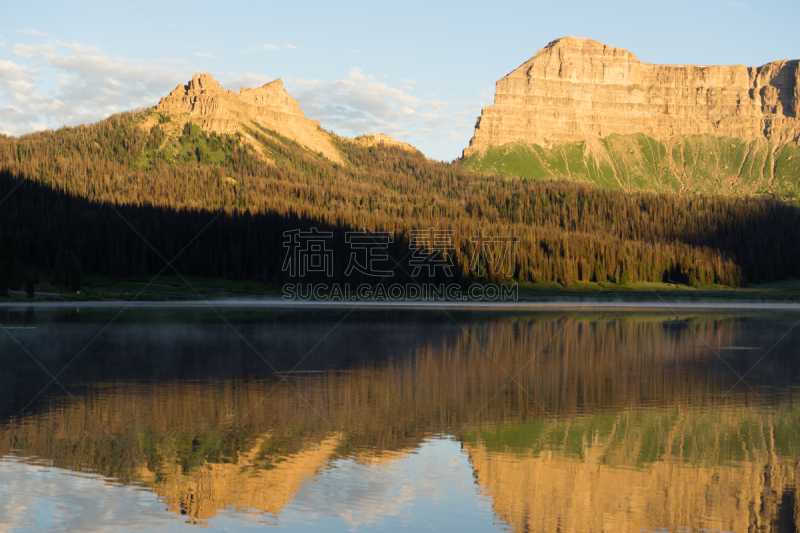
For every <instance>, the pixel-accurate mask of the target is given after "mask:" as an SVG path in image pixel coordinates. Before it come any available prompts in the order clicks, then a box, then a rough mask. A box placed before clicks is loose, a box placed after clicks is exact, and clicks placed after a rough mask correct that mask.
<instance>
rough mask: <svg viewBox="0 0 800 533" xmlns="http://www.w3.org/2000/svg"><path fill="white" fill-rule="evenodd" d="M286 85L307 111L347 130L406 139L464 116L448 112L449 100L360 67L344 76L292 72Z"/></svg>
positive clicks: (324, 122)
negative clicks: (423, 93) (417, 91)
mask: <svg viewBox="0 0 800 533" xmlns="http://www.w3.org/2000/svg"><path fill="white" fill-rule="evenodd" d="M287 86H289V91H290V92H291V93H292V95H293V96H294V97H295V98H297V100H298V101H299V102H300V106H301V108H302V109H303V112H304V113H305V115H306V116H307V117H309V118H311V119H314V120H319V121H320V122H321V123H322V125H323V127H325V128H327V129H331V130H333V131H335V132H336V133H339V134H341V135H345V136H350V137H355V136H358V135H364V134H368V133H385V134H387V135H391V136H393V137H397V138H400V139H404V140H408V139H410V138H411V137H412V135H413V134H414V133H415V132H423V130H424V129H428V130H430V132H431V133H430V136H431V137H432V138H435V136H436V135H438V134H439V133H441V132H443V131H446V130H449V129H451V128H453V127H454V126H456V125H454V124H453V121H454V120H455V121H456V122H457V123H460V122H463V119H458V118H456V119H454V117H452V116H450V115H447V114H445V113H444V110H445V109H446V108H447V107H448V106H449V104H448V103H447V102H442V101H440V100H423V99H421V98H418V97H416V96H413V95H410V94H408V93H407V92H405V91H404V90H403V89H400V88H397V87H392V86H390V85H389V84H387V83H384V82H382V81H378V80H377V79H376V78H375V77H374V76H370V75H363V74H362V73H361V70H360V69H359V68H357V67H353V68H352V69H351V70H350V72H349V73H348V74H347V75H346V76H345V77H344V78H343V79H340V80H335V81H325V80H307V79H294V78H290V79H288V80H287ZM423 133H424V132H423Z"/></svg>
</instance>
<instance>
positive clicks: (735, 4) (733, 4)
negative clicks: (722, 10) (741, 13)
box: [728, 2, 747, 9]
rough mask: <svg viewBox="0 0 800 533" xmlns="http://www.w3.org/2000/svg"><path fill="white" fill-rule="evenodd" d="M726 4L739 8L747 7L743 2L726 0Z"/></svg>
mask: <svg viewBox="0 0 800 533" xmlns="http://www.w3.org/2000/svg"><path fill="white" fill-rule="evenodd" d="M728 5H729V6H731V7H738V8H739V9H747V6H746V5H744V4H739V3H737V2H728Z"/></svg>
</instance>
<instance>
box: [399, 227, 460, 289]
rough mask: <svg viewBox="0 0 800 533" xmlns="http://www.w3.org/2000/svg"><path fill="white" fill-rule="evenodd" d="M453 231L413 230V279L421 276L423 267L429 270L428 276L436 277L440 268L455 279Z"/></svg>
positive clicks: (411, 263)
mask: <svg viewBox="0 0 800 533" xmlns="http://www.w3.org/2000/svg"><path fill="white" fill-rule="evenodd" d="M454 234H455V232H454V231H453V230H437V229H435V228H428V229H425V230H412V231H411V232H410V233H409V235H410V236H411V243H410V244H409V245H408V247H409V249H411V250H412V251H413V255H412V256H411V259H410V260H409V261H408V264H409V266H412V267H414V270H413V271H412V272H411V276H412V277H417V276H419V273H420V272H421V271H422V269H423V267H424V268H426V269H427V271H428V276H430V277H434V276H435V275H436V269H437V268H440V269H442V271H444V273H445V274H446V275H447V277H450V278H452V277H453V257H452V255H451V254H450V252H451V251H453V250H455V248H456V247H455V244H453V235H454Z"/></svg>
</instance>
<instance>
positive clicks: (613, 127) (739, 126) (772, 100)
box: [464, 37, 800, 157]
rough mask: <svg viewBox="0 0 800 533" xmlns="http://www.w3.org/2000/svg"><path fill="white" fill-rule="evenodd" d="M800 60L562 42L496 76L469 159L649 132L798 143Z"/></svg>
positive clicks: (656, 135) (654, 135)
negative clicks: (656, 53)
mask: <svg viewBox="0 0 800 533" xmlns="http://www.w3.org/2000/svg"><path fill="white" fill-rule="evenodd" d="M799 69H800V62H798V61H797V60H792V61H775V62H772V63H768V64H766V65H764V66H761V67H744V66H740V65H736V66H682V65H653V64H647V63H642V62H640V61H639V60H638V59H637V57H636V56H635V55H634V54H632V53H630V52H628V51H626V50H623V49H621V48H615V47H613V46H608V45H605V44H602V43H599V42H597V41H593V40H590V39H579V38H575V37H566V38H563V39H557V40H555V41H553V42H551V43H550V44H548V45H547V46H546V47H545V48H543V49H542V50H540V51H539V52H537V54H536V55H535V56H533V58H531V59H530V60H528V61H526V62H525V63H524V64H523V65H522V66H520V67H519V68H517V69H516V70H514V71H513V72H511V73H510V74H508V75H507V76H506V77H504V78H503V79H501V80H500V81H498V82H497V88H496V94H495V99H494V104H493V105H491V106H489V107H487V108H485V109H484V110H483V111H482V112H481V116H480V118H479V119H478V122H477V125H476V127H475V135H474V137H473V138H472V140H471V141H470V145H469V147H468V148H466V149H465V150H464V156H465V157H467V156H470V155H472V154H475V153H478V152H482V151H485V150H486V149H487V148H488V147H490V146H492V145H494V146H500V145H503V144H507V143H512V142H516V141H524V142H526V143H531V144H539V145H543V146H550V145H552V143H564V142H575V141H580V140H586V139H597V138H602V137H607V136H609V135H611V134H622V135H629V134H637V133H643V134H645V135H646V136H648V137H651V138H653V139H656V140H658V141H665V142H666V141H669V140H670V139H672V138H674V137H676V136H686V135H695V134H711V135H714V136H721V137H732V138H738V139H741V140H743V141H753V140H758V139H766V140H767V141H769V142H770V143H772V144H773V145H775V146H778V145H781V144H784V143H787V142H792V141H794V142H797V141H798V139H800V119H798V116H797V112H798V107H799V106H800V88H798V84H797V79H798V70H799Z"/></svg>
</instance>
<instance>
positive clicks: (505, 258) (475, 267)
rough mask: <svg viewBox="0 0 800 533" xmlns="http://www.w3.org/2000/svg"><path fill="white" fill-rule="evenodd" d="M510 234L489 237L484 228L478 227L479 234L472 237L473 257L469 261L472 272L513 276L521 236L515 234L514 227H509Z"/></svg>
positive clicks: (482, 274) (480, 274) (481, 275)
mask: <svg viewBox="0 0 800 533" xmlns="http://www.w3.org/2000/svg"><path fill="white" fill-rule="evenodd" d="M509 233H510V234H509V235H500V236H495V237H487V236H486V235H484V233H483V228H478V235H476V236H473V237H471V238H470V242H471V243H472V244H473V246H472V259H470V262H469V270H470V272H475V274H476V275H478V276H479V277H483V276H485V275H486V274H487V270H488V272H491V273H492V274H494V275H499V274H500V273H503V267H504V266H505V275H506V276H509V277H511V276H513V275H514V269H515V268H516V258H517V243H518V242H519V237H517V236H516V235H515V234H514V228H513V227H512V228H509Z"/></svg>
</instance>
